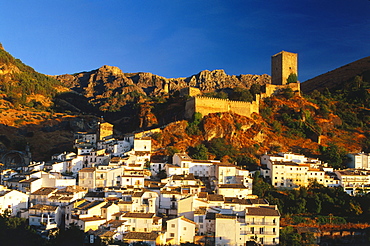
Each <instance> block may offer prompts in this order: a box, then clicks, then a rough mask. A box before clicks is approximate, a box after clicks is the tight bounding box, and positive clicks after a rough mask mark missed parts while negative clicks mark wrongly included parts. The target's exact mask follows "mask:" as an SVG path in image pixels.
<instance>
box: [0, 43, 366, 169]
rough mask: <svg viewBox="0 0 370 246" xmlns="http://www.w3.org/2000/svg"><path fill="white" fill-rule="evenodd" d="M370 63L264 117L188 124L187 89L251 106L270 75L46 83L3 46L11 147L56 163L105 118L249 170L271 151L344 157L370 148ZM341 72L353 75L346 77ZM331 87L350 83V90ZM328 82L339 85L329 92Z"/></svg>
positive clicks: (266, 107)
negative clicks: (331, 152)
mask: <svg viewBox="0 0 370 246" xmlns="http://www.w3.org/2000/svg"><path fill="white" fill-rule="evenodd" d="M368 63H369V59H368V58H364V59H362V60H360V61H358V62H354V63H351V64H349V65H347V66H344V67H342V68H339V69H336V70H333V71H332V73H330V74H329V73H328V74H326V75H325V76H324V77H321V76H318V77H316V78H314V79H316V80H317V81H319V80H318V78H320V81H321V82H320V83H319V82H315V83H314V82H312V81H314V79H313V80H312V81H311V80H310V81H307V82H305V83H303V84H302V88H303V91H304V92H305V93H304V94H305V95H304V97H301V96H298V95H294V94H292V92H291V91H289V90H285V91H281V93H280V94H279V95H276V96H273V97H271V98H267V99H265V100H264V101H263V102H262V103H261V105H260V114H253V115H252V117H251V118H247V117H243V116H240V115H236V114H231V113H216V114H210V115H207V116H205V117H204V118H202V119H194V120H193V121H186V120H184V119H183V116H184V108H185V102H186V100H187V97H186V96H185V97H184V96H182V97H181V96H180V90H181V89H182V88H186V87H189V86H192V87H197V88H198V89H199V90H200V92H201V93H203V95H206V96H209V97H219V98H229V99H231V100H243V101H250V100H253V97H254V96H255V94H256V93H259V92H260V91H263V86H264V85H265V84H268V83H270V80H271V79H270V76H268V75H239V76H234V75H227V74H226V73H225V72H224V71H223V70H215V71H207V70H206V71H202V72H200V73H198V74H195V75H191V76H189V77H186V78H169V79H168V78H164V77H161V76H157V75H154V74H151V73H141V72H140V73H124V72H122V70H121V69H119V68H117V67H111V66H102V67H101V68H99V69H96V70H92V71H89V72H81V73H77V74H66V75H59V76H46V75H43V74H40V73H37V72H36V71H34V70H33V69H32V68H31V67H29V66H27V65H25V64H23V63H22V62H21V61H20V60H18V59H15V58H13V57H12V56H11V55H10V54H9V53H7V52H6V51H5V50H4V49H3V48H1V49H0V68H1V69H0V90H1V91H0V105H1V106H0V108H1V110H0V116H1V117H0V141H1V143H2V144H1V148H2V151H6V150H10V149H19V150H22V148H24V147H25V145H26V144H27V143H28V144H29V145H30V147H31V151H32V152H33V156H34V157H35V158H36V159H39V160H41V159H47V158H48V157H50V155H51V154H53V153H56V152H58V151H63V150H71V148H72V141H71V139H72V137H73V132H74V131H81V130H92V129H91V126H92V125H94V122H96V121H97V119H98V118H99V117H100V116H104V118H105V119H106V120H107V121H108V122H111V123H113V124H114V125H115V130H116V133H117V136H120V135H121V133H124V132H132V131H134V130H140V129H149V128H153V127H159V126H164V125H167V126H166V127H165V128H164V129H163V131H162V132H161V133H160V134H156V135H154V136H153V139H154V143H153V144H154V146H155V149H157V150H158V152H157V153H158V154H173V153H174V152H177V151H187V152H189V153H190V154H191V155H193V156H196V157H203V158H217V159H223V160H225V161H230V162H238V163H240V164H241V165H244V166H248V165H249V166H254V165H255V164H256V163H257V157H258V155H259V154H261V153H264V152H266V151H269V152H275V151H280V150H282V151H294V152H298V153H305V154H310V155H318V156H320V155H323V154H325V151H326V149H327V148H328V146H329V147H330V146H335V148H337V149H338V150H340V151H341V152H348V151H361V150H362V151H369V150H370V141H369V140H367V139H369V132H370V131H369V126H370V113H369V112H370V111H369V110H370V109H369V105H370V101H369V100H370V96H369V81H370V79H369V76H368V75H369V73H368V70H367V66H366V65H367V64H368ZM357 66H358V67H357ZM343 69H344V70H343ZM335 71H336V72H335ZM338 71H339V72H338ZM340 71H352V72H351V73H349V72H348V75H346V76H347V77H348V79H344V77H345V78H347V77H346V76H344V75H343V73H344V72H340ZM353 71H354V72H353ZM355 73H356V75H358V76H357V77H356V76H355V75H353V74H355ZM349 74H351V76H352V77H351V76H350V75H349ZM335 76H338V77H335ZM325 81H328V82H327V83H325ZM330 81H344V82H343V83H344V86H343V85H340V86H338V84H335V83H331V82H330ZM306 83H307V84H306ZM310 84H311V86H310ZM322 85H325V87H327V85H333V86H332V87H330V88H329V90H325V88H323V87H320V86H322ZM314 88H317V89H318V91H315V90H314ZM338 88H339V89H338ZM310 91H312V93H309V92H310ZM320 91H321V92H320ZM333 148H334V147H333Z"/></svg>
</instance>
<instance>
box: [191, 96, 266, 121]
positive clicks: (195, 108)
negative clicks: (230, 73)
mask: <svg viewBox="0 0 370 246" xmlns="http://www.w3.org/2000/svg"><path fill="white" fill-rule="evenodd" d="M195 112H199V113H201V114H202V115H203V116H205V115H207V114H210V113H222V112H233V113H236V114H239V115H242V116H247V117H250V116H251V115H252V113H259V96H257V100H256V101H253V102H242V101H231V100H227V99H220V98H211V97H193V98H190V99H189V100H188V101H187V102H186V106H185V118H187V119H190V118H191V117H192V116H193V114H194V113H195Z"/></svg>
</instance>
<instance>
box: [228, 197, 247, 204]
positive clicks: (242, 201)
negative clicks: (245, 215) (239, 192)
mask: <svg viewBox="0 0 370 246" xmlns="http://www.w3.org/2000/svg"><path fill="white" fill-rule="evenodd" d="M225 203H234V204H243V205H252V202H251V201H249V199H239V198H235V197H225Z"/></svg>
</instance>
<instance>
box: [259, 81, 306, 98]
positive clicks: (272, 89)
mask: <svg viewBox="0 0 370 246" xmlns="http://www.w3.org/2000/svg"><path fill="white" fill-rule="evenodd" d="M288 87H289V88H291V89H292V91H294V92H295V93H297V94H298V95H300V94H301V93H300V92H301V83H299V82H297V83H290V84H286V85H271V84H266V92H265V93H261V99H263V98H266V97H270V96H272V95H273V94H275V93H278V92H279V91H281V90H282V89H285V88H288Z"/></svg>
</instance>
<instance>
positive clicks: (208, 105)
mask: <svg viewBox="0 0 370 246" xmlns="http://www.w3.org/2000/svg"><path fill="white" fill-rule="evenodd" d="M297 75H298V54H296V53H291V52H286V51H281V52H280V53H278V54H276V55H273V56H272V57H271V84H266V85H265V86H266V91H265V93H261V94H259V95H256V100H255V101H252V102H243V101H232V100H228V99H220V98H212V97H203V96H201V94H202V93H201V91H200V89H198V88H194V87H187V88H184V89H182V90H181V92H180V94H181V95H183V96H185V95H187V96H190V97H191V98H190V99H188V100H187V102H186V106H185V118H186V119H190V118H191V117H192V116H193V114H194V113H195V112H199V113H201V114H202V115H203V116H205V115H207V114H210V113H221V112H233V113H236V114H239V115H242V116H246V117H251V115H252V114H253V113H257V114H258V113H259V105H260V100H262V99H263V98H266V97H270V96H271V95H273V94H274V93H277V92H279V91H280V90H282V89H285V88H291V89H292V90H293V91H294V92H295V93H298V94H299V93H300V83H299V82H298V81H290V80H292V79H293V80H294V78H297Z"/></svg>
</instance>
